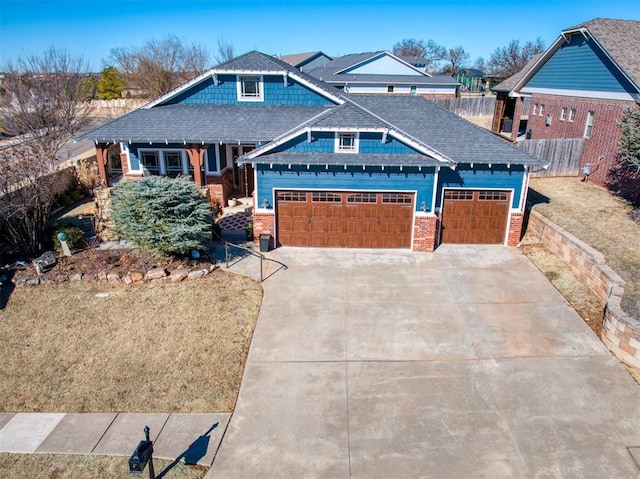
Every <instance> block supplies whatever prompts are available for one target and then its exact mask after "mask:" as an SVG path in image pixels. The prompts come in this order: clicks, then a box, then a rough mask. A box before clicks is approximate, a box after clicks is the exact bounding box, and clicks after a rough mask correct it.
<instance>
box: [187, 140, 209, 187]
mask: <svg viewBox="0 0 640 479" xmlns="http://www.w3.org/2000/svg"><path fill="white" fill-rule="evenodd" d="M208 146H209V145H191V146H187V147H186V150H187V155H189V163H191V166H192V167H193V182H194V183H195V184H196V186H197V187H201V186H203V185H204V181H203V175H202V167H203V166H204V154H205V152H206V151H207V147H208Z"/></svg>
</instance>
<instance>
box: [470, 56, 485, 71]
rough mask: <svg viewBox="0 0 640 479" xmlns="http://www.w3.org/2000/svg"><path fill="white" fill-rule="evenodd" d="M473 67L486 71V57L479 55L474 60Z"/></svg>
mask: <svg viewBox="0 0 640 479" xmlns="http://www.w3.org/2000/svg"><path fill="white" fill-rule="evenodd" d="M473 68H475V69H476V70H480V71H481V72H486V71H487V61H486V60H485V59H484V57H478V58H476V60H475V61H474V62H473Z"/></svg>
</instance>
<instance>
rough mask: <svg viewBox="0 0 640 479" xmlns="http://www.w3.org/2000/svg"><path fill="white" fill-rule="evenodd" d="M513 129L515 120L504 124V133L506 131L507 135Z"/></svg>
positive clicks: (506, 121)
mask: <svg viewBox="0 0 640 479" xmlns="http://www.w3.org/2000/svg"><path fill="white" fill-rule="evenodd" d="M512 129H513V120H511V119H509V120H505V121H504V122H503V123H502V131H504V132H505V133H511V130H512Z"/></svg>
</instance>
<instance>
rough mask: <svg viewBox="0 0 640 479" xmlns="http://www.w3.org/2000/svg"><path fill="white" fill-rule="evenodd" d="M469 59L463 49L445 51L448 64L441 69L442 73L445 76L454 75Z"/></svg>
mask: <svg viewBox="0 0 640 479" xmlns="http://www.w3.org/2000/svg"><path fill="white" fill-rule="evenodd" d="M469 58H470V55H469V53H467V52H466V51H465V50H464V48H463V47H455V48H450V49H449V50H448V51H447V57H446V60H447V62H449V64H448V65H447V66H445V67H444V68H443V69H442V73H444V74H446V75H456V74H457V73H458V70H460V68H461V67H463V66H465V65H466V64H467V63H468V62H469Z"/></svg>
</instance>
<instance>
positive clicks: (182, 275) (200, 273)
mask: <svg viewBox="0 0 640 479" xmlns="http://www.w3.org/2000/svg"><path fill="white" fill-rule="evenodd" d="M216 269H218V266H217V265H215V264H210V265H203V267H201V268H196V269H188V268H177V269H173V270H170V269H166V268H152V269H150V270H149V271H129V272H127V273H126V274H124V275H122V276H121V275H119V274H118V273H115V272H113V271H112V272H108V271H100V272H99V273H97V274H84V273H73V274H71V275H66V274H57V275H55V276H51V275H46V274H45V275H43V276H40V277H38V276H36V277H34V278H20V279H18V280H16V281H15V285H16V286H36V285H39V284H47V283H65V282H67V281H71V282H73V281H105V282H107V283H112V284H125V285H129V284H133V283H140V282H144V281H154V280H168V281H174V282H179V281H183V280H185V279H197V278H202V277H204V276H207V275H208V274H209V273H211V272H213V271H215V270H216Z"/></svg>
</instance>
